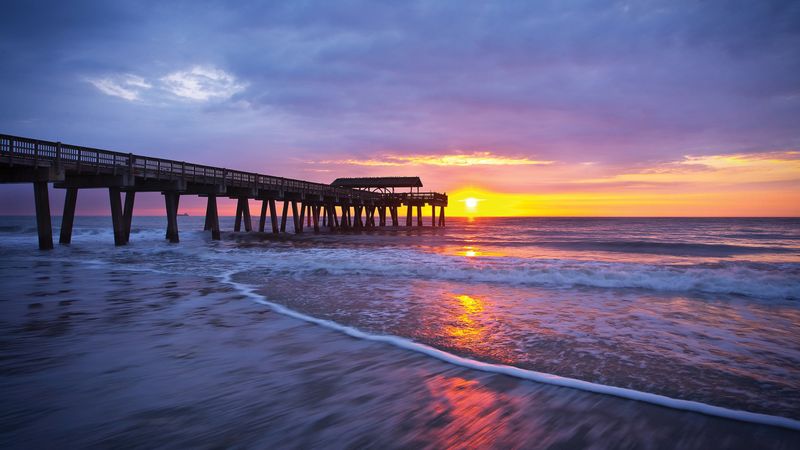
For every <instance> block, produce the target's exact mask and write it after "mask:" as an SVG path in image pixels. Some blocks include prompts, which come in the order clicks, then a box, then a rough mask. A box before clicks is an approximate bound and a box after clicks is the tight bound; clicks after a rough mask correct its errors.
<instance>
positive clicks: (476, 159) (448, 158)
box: [320, 152, 553, 166]
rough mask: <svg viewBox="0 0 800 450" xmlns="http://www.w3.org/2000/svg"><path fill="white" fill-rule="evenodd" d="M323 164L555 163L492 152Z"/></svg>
mask: <svg viewBox="0 0 800 450" xmlns="http://www.w3.org/2000/svg"><path fill="white" fill-rule="evenodd" d="M320 163H322V164H344V165H355V166H523V165H548V164H552V163H553V161H539V160H534V159H528V158H513V157H507V156H501V155H495V154H492V153H491V152H474V153H470V154H462V153H455V154H444V155H409V156H399V155H387V156H383V157H381V158H378V159H344V160H338V161H337V160H333V161H320Z"/></svg>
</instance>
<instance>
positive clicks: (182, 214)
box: [178, 213, 189, 216]
mask: <svg viewBox="0 0 800 450" xmlns="http://www.w3.org/2000/svg"><path fill="white" fill-rule="evenodd" d="M178 215H179V216H188V215H189V213H181V214H178Z"/></svg>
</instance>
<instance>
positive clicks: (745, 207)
mask: <svg viewBox="0 0 800 450" xmlns="http://www.w3.org/2000/svg"><path fill="white" fill-rule="evenodd" d="M3 16H4V19H5V20H4V21H3V26H2V27H0V58H1V60H2V70H0V101H1V102H2V104H3V106H2V107H0V133H7V134H14V135H19V136H26V137H34V138H39V139H47V140H54V141H55V140H57V141H61V142H66V143H70V144H77V145H84V146H90V147H97V148H104V149H109V150H118V151H123V152H133V153H140V154H145V155H151V156H160V157H165V158H171V159H176V160H186V161H192V162H197V163H204V164H209V165H218V166H223V167H229V168H233V169H242V170H250V171H258V172H261V173H266V174H271V175H279V176H285V177H293V178H300V179H306V180H311V181H318V182H324V183H330V182H331V181H333V179H335V178H337V177H341V176H383V175H407V176H413V175H418V176H421V177H422V181H423V183H424V186H425V187H424V189H425V190H432V191H438V192H446V193H448V194H449V195H450V214H451V215H454V216H458V215H478V216H483V215H494V216H510V215H568V216H582V215H600V216H798V215H800V76H799V75H798V74H800V2H797V1H766V0H763V1H762V0H760V1H751V0H746V1H736V0H731V1H704V2H701V1H683V0H673V1H664V2H660V1H647V0H643V1H636V2H627V1H610V2H609V1H569V0H566V1H565V0H561V1H513V0H509V1H463V0H459V1H404V2H394V1H384V2H382V1H351V0H339V1H335V2H331V1H299V0H295V1H269V2H266V1H249V0H241V1H235V2H233V1H231V2H223V1H210V2H206V1H186V2H166V1H153V2H148V1H138V2H129V1H122V0H120V1H113V2H109V1H79V0H78V1H70V2H64V1H54V2H43V1H15V0H10V1H4V6H3ZM32 198H33V194H32V188H31V187H30V186H27V185H13V186H12V185H2V186H0V214H30V213H32V212H33V205H32V203H33V202H32ZM61 198H63V193H61V192H54V193H53V197H52V200H51V201H52V202H53V204H54V205H55V206H54V209H56V210H58V208H60V206H58V205H60V201H61ZM467 198H474V199H477V206H476V207H475V208H472V209H470V208H467V206H466V205H467V202H466V199H467ZM137 202H138V203H137V211H136V213H137V214H163V200H161V199H160V198H158V196H157V195H150V196H142V198H141V200H140V199H138V198H137ZM234 203H235V202H234V201H232V200H231V201H229V202H228V201H226V202H223V204H221V208H222V212H223V213H231V212H232V211H233V208H234V207H235V205H234ZM201 205H202V201H201V200H199V199H186V200H182V202H181V207H182V209H185V210H186V211H190V212H193V213H202V206H201ZM78 212H79V214H108V199H107V194H106V193H104V192H102V191H99V190H95V191H86V192H83V191H82V192H81V194H80V196H79V200H78Z"/></svg>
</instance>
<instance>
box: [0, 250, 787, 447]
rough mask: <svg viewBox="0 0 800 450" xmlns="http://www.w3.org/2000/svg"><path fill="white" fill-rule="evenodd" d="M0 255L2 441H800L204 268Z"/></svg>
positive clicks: (583, 444)
mask: <svg viewBox="0 0 800 450" xmlns="http://www.w3.org/2000/svg"><path fill="white" fill-rule="evenodd" d="M31 264H33V266H31ZM0 268H1V269H2V275H3V280H4V281H3V289H2V292H0V311H2V314H0V397H2V399H3V408H2V412H0V446H1V447H3V448H46V447H121V448H152V447H200V448H208V447H240V448H266V447H287V448H303V447H326V448H370V447H372V448H421V447H431V448H441V447H470V448H476V447H478V448H481V447H494V448H587V447H591V448H786V449H789V448H798V447H800V433H797V432H792V431H789V430H783V429H780V428H772V427H766V426H757V425H752V424H746V423H740V422H734V421H729V420H723V419H717V418H712V417H708V416H703V415H700V414H694V413H687V412H680V411H674V410H670V409H666V408H661V407H657V406H653V405H648V404H644V403H640V402H635V401H629V400H622V399H618V398H614V397H608V396H602V395H596V394H589V393H586V392H581V391H577V390H573V389H568V388H559V387H553V386H548V385H542V384H537V383H533V382H528V381H522V380H518V379H514V378H510V377H506V376H502V375H494V374H487V373H482V372H478V371H473V370H468V369H463V368H459V367H455V366H451V365H448V364H446V363H443V362H440V361H437V360H433V359H431V358H428V357H426V356H423V355H419V354H416V353H413V352H408V351H405V350H400V349H397V348H394V347H391V346H388V345H385V344H380V343H375V342H367V341H361V340H357V339H353V338H350V337H348V336H345V335H343V334H341V333H338V332H335V331H331V330H328V329H325V328H321V327H318V326H316V325H310V324H307V323H304V322H301V321H298V320H296V319H292V318H288V317H285V316H282V315H279V314H277V313H274V312H272V311H270V310H269V309H268V308H266V307H264V306H262V305H259V304H256V303H254V302H253V301H252V300H250V299H248V298H245V297H244V296H242V295H241V294H239V293H237V292H236V291H234V290H233V289H232V288H231V287H230V286H227V285H225V284H221V283H220V282H219V281H218V280H216V279H215V278H213V277H202V276H198V277H192V276H173V275H164V274H157V273H152V272H135V271H127V270H115V269H114V268H112V267H109V268H106V269H102V268H87V267H86V266H83V265H78V264H62V263H57V262H54V261H49V260H48V259H47V258H41V259H39V260H38V261H37V262H34V263H31V262H30V261H29V260H14V259H11V260H6V261H4V262H2V263H0Z"/></svg>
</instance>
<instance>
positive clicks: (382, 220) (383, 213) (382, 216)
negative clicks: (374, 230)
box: [378, 206, 386, 227]
mask: <svg viewBox="0 0 800 450" xmlns="http://www.w3.org/2000/svg"><path fill="white" fill-rule="evenodd" d="M378 215H379V216H380V217H379V218H378V224H379V226H382V227H385V226H386V206H381V207H380V208H378Z"/></svg>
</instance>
